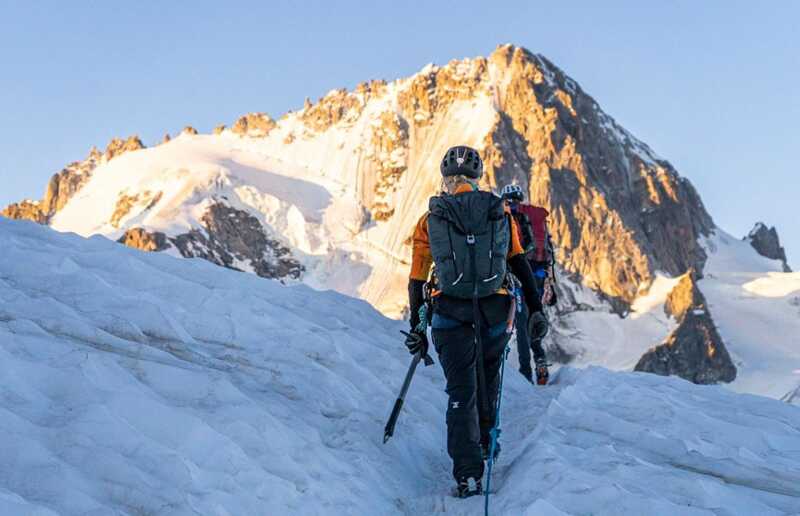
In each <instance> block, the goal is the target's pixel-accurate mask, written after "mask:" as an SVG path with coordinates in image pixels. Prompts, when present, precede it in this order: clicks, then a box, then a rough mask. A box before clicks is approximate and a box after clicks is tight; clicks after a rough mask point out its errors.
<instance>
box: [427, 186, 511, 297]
mask: <svg viewBox="0 0 800 516" xmlns="http://www.w3.org/2000/svg"><path fill="white" fill-rule="evenodd" d="M428 209H429V214H428V237H429V240H430V248H431V255H432V256H433V262H434V265H435V266H436V278H437V282H438V288H439V290H441V291H442V293H443V294H445V295H448V296H452V297H456V298H461V299H472V298H481V297H486V296H489V295H491V294H494V293H496V292H497V291H498V290H499V289H500V288H501V287H502V285H503V282H504V281H505V278H506V266H507V265H506V260H507V255H508V247H509V245H510V243H511V231H510V224H509V221H508V219H507V218H506V213H505V209H504V202H503V200H502V199H500V198H499V197H497V196H496V195H494V194H493V193H491V192H481V191H474V192H465V193H461V194H458V195H447V194H443V195H441V196H436V197H431V199H430V202H429V204H428Z"/></svg>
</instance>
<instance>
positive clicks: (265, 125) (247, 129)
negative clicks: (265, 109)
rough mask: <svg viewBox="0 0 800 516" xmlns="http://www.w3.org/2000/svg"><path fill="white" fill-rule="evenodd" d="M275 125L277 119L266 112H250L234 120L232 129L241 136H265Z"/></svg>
mask: <svg viewBox="0 0 800 516" xmlns="http://www.w3.org/2000/svg"><path fill="white" fill-rule="evenodd" d="M275 126H276V123H275V120H273V119H272V118H270V116H269V115H268V114H266V113H248V114H246V115H244V116H243V117H240V118H239V119H238V120H236V122H234V124H233V125H232V126H231V131H232V132H234V133H235V134H238V135H240V136H250V137H264V136H266V135H268V134H269V132H270V131H271V130H273V129H274V128H275Z"/></svg>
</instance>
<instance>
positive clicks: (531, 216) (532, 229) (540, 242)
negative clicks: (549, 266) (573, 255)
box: [511, 204, 553, 263]
mask: <svg viewBox="0 0 800 516" xmlns="http://www.w3.org/2000/svg"><path fill="white" fill-rule="evenodd" d="M515 208H516V209H512V210H511V214H512V215H513V217H514V219H515V220H516V221H517V225H518V226H519V229H520V239H521V242H520V243H521V244H522V248H523V249H525V255H526V256H527V258H528V259H529V260H532V261H535V262H543V263H552V262H553V245H552V243H551V241H550V235H549V233H548V232H547V217H548V215H549V213H548V212H547V210H546V209H544V208H541V207H538V206H531V205H529V204H517V205H516V206H515Z"/></svg>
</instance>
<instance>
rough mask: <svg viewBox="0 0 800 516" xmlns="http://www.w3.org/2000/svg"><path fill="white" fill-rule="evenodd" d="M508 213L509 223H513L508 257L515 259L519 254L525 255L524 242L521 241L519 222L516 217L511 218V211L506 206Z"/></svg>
mask: <svg viewBox="0 0 800 516" xmlns="http://www.w3.org/2000/svg"><path fill="white" fill-rule="evenodd" d="M506 213H507V214H508V221H509V222H510V223H511V228H509V229H511V245H510V246H508V257H509V258H513V257H515V256H517V255H518V254H523V253H525V249H523V247H522V242H520V241H519V227H517V221H516V219H514V217H512V216H511V211H510V210H509V209H508V206H506Z"/></svg>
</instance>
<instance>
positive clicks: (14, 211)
mask: <svg viewBox="0 0 800 516" xmlns="http://www.w3.org/2000/svg"><path fill="white" fill-rule="evenodd" d="M0 215H2V216H3V217H6V218H9V219H17V220H31V221H33V222H36V223H37V224H47V219H48V216H47V214H46V213H45V212H44V211H42V206H41V201H31V200H25V201H20V202H15V203H14V204H10V205H8V206H7V207H6V208H4V209H3V211H0Z"/></svg>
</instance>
